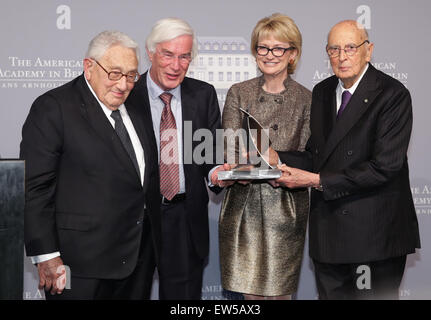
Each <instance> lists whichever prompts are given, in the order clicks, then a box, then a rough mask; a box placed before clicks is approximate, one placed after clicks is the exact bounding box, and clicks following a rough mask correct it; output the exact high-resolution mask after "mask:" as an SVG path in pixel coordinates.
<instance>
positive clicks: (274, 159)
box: [262, 147, 279, 167]
mask: <svg viewBox="0 0 431 320" xmlns="http://www.w3.org/2000/svg"><path fill="white" fill-rule="evenodd" d="M262 158H264V159H265V161H266V162H268V163H269V165H271V166H273V167H275V166H276V165H278V160H279V157H278V153H277V151H275V150H274V149H273V148H271V147H268V149H267V150H266V151H265V152H264V153H263V154H262Z"/></svg>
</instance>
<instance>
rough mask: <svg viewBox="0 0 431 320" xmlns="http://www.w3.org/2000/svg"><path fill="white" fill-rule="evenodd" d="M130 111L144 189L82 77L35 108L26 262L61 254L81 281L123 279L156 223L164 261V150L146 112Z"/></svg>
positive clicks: (28, 127)
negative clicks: (160, 153) (145, 227)
mask: <svg viewBox="0 0 431 320" xmlns="http://www.w3.org/2000/svg"><path fill="white" fill-rule="evenodd" d="M126 107H127V110H128V113H129V115H130V118H131V120H132V122H133V125H134V127H135V130H136V132H137V134H138V136H139V139H140V141H141V144H142V147H143V149H144V154H145V177H144V186H142V185H141V181H140V178H139V177H138V174H137V172H136V170H135V168H134V166H133V163H132V161H131V160H130V157H129V156H128V154H127V153H126V151H125V149H124V147H123V145H122V143H121V141H120V140H119V138H118V136H117V135H116V133H115V130H114V128H113V127H112V125H111V124H110V123H109V120H108V119H107V118H106V115H105V114H104V112H103V110H102V109H101V107H100V105H99V103H98V102H97V100H96V98H95V97H94V96H93V95H92V93H91V92H90V90H89V88H88V86H87V84H86V83H85V79H84V76H83V75H81V76H79V77H78V78H76V79H74V80H72V81H71V82H69V83H67V84H65V85H63V86H61V87H59V88H56V89H54V90H51V91H49V92H47V93H45V94H43V95H42V96H40V97H39V98H37V99H36V101H35V102H34V103H33V106H32V108H31V110H30V113H29V115H28V117H27V120H26V121H25V123H24V126H23V130H22V134H23V140H22V142H21V158H23V159H25V160H26V188H27V190H26V207H25V243H26V251H27V255H29V256H35V255H40V254H45V253H51V252H55V251H60V254H61V258H62V259H63V262H64V264H66V265H68V266H69V267H70V269H71V272H72V274H73V275H74V276H79V277H90V278H102V279H104V278H106V279H120V278H124V277H126V276H128V275H129V274H131V272H132V271H133V269H134V267H135V266H136V262H137V258H138V252H139V246H140V242H141V237H142V223H151V231H152V237H153V242H154V247H155V252H156V258H157V255H158V252H159V246H160V232H161V231H160V206H159V203H160V198H159V177H158V163H157V150H156V146H155V144H154V142H153V140H152V139H151V137H152V136H151V135H152V132H151V131H150V130H149V128H148V127H147V126H145V124H144V120H143V119H144V117H143V116H142V112H141V110H140V109H138V108H134V106H129V105H126ZM144 205H146V208H147V211H148V218H149V219H147V218H144Z"/></svg>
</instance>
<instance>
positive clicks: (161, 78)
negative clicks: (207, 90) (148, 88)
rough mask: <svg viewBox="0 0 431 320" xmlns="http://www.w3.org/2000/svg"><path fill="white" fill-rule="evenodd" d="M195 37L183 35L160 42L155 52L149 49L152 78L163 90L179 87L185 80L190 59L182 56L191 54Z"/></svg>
mask: <svg viewBox="0 0 431 320" xmlns="http://www.w3.org/2000/svg"><path fill="white" fill-rule="evenodd" d="M192 47H193V37H192V36H190V35H182V36H179V37H176V38H174V39H172V40H169V41H165V42H161V43H158V44H157V46H156V50H155V52H150V51H148V49H147V54H148V57H149V58H150V61H151V69H150V76H151V79H152V80H153V81H154V82H155V83H156V84H157V85H158V86H159V87H160V88H161V89H163V90H165V91H167V90H170V89H174V88H176V87H178V86H179V85H180V84H181V82H183V80H184V77H185V76H186V73H187V70H188V68H189V64H190V61H189V60H186V59H184V58H181V57H187V56H190V55H191V52H192Z"/></svg>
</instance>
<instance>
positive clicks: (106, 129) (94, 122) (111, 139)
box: [78, 75, 139, 178]
mask: <svg viewBox="0 0 431 320" xmlns="http://www.w3.org/2000/svg"><path fill="white" fill-rule="evenodd" d="M81 77H82V78H81V79H80V81H79V82H78V86H79V87H80V91H81V93H82V100H81V101H82V103H81V108H80V110H81V115H82V116H83V118H84V119H86V121H87V122H88V123H89V125H90V127H91V128H92V129H93V130H94V131H95V132H96V134H97V135H98V136H99V138H100V139H101V140H102V141H103V142H104V143H105V144H106V145H107V146H108V148H110V149H111V150H112V151H113V153H114V154H115V155H116V157H117V158H118V159H119V161H120V163H121V164H122V165H123V167H124V168H126V169H127V171H128V172H130V173H131V174H133V176H134V177H135V178H139V177H138V175H137V173H136V169H135V166H134V165H133V162H132V160H131V159H130V157H129V155H128V154H127V152H126V150H125V149H124V147H123V144H122V143H121V140H120V139H119V138H118V136H117V134H116V133H115V130H114V128H113V127H112V125H111V123H110V122H109V120H108V119H107V118H106V115H105V113H104V112H103V110H102V108H101V107H100V105H99V102H98V101H97V100H96V98H95V97H94V96H93V94H92V93H91V91H90V89H89V88H88V86H87V84H86V83H85V79H84V75H82V76H81Z"/></svg>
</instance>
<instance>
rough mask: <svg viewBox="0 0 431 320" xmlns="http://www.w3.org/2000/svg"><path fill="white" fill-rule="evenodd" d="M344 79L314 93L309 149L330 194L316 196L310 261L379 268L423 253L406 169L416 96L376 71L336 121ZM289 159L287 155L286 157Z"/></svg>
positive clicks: (370, 70) (321, 85) (314, 192)
mask: <svg viewBox="0 0 431 320" xmlns="http://www.w3.org/2000/svg"><path fill="white" fill-rule="evenodd" d="M337 84H338V78H336V77H335V76H333V77H330V78H328V79H326V80H324V81H322V82H321V83H319V84H318V85H316V86H315V87H314V90H313V96H312V105H311V122H310V126H311V137H310V139H309V141H308V144H307V150H308V155H307V154H305V155H304V157H305V158H307V156H308V158H310V159H312V167H313V171H314V172H316V173H317V172H320V177H321V182H322V184H323V190H324V191H323V192H320V191H317V190H312V194H311V208H310V220H309V244H310V250H309V251H310V256H311V257H312V258H314V259H316V260H318V261H320V262H326V263H357V262H359V263H360V262H368V261H377V260H382V259H386V258H390V257H396V256H401V255H405V254H408V253H413V252H415V248H419V247H420V240H419V229H418V222H417V218H416V212H415V208H414V205H413V200H412V194H411V190H410V183H409V170H408V165H407V155H406V154H407V148H408V144H409V139H410V133H411V130H412V106H411V98H410V93H409V91H408V90H407V89H406V88H405V87H404V86H403V85H402V84H401V83H400V82H398V81H397V80H395V79H393V78H391V77H389V76H388V75H386V74H384V73H382V72H380V71H378V70H376V69H375V68H374V67H373V66H372V65H369V68H368V70H367V72H366V73H365V75H364V77H363V78H362V80H361V82H360V83H359V86H358V87H357V89H356V91H355V93H354V94H353V96H352V98H351V100H350V102H349V104H348V105H347V107H346V109H345V110H344V112H343V113H342V115H341V116H340V117H339V119H338V120H336V98H335V91H336V87H337ZM280 157H281V159H282V160H284V159H283V154H280Z"/></svg>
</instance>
